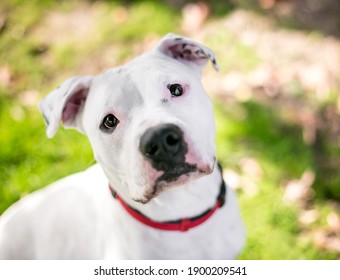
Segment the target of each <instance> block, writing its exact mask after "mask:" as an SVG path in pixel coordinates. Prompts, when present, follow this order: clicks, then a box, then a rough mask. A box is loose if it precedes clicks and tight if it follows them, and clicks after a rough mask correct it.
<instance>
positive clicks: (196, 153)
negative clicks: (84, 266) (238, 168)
mask: <svg viewBox="0 0 340 280" xmlns="http://www.w3.org/2000/svg"><path fill="white" fill-rule="evenodd" d="M176 38H177V39H176ZM183 42H184V43H185V44H189V46H190V49H192V50H196V49H199V50H200V55H201V57H196V56H195V55H193V56H184V58H183V57H182V58H175V54H174V52H177V51H178V50H181V49H182V47H183V45H177V44H183ZM184 46H186V45H184ZM208 60H211V61H212V62H213V64H214V66H215V68H216V69H217V68H218V66H217V64H216V62H215V59H214V56H213V53H212V52H211V50H209V49H208V48H206V47H204V46H202V45H200V44H198V43H196V42H194V41H191V40H189V39H186V38H180V39H179V40H178V36H176V35H168V36H166V37H164V38H163V39H162V41H161V42H160V43H159V45H158V46H156V48H155V49H154V50H152V51H151V52H149V53H146V54H144V55H142V56H140V57H138V58H136V59H135V60H133V61H131V62H130V63H128V64H126V65H124V66H122V67H120V68H115V69H112V70H109V71H107V72H105V73H103V74H100V75H97V76H93V77H90V76H86V77H74V78H71V79H68V80H67V81H65V82H64V83H63V84H62V85H61V86H60V87H59V88H57V89H56V90H54V91H53V92H51V93H50V94H49V95H48V96H47V97H46V98H45V99H44V100H43V101H42V102H41V104H40V110H41V111H42V113H43V115H44V118H45V120H46V121H47V135H48V137H52V136H53V135H54V134H55V133H56V132H57V129H58V126H59V123H60V121H61V120H62V121H63V124H64V126H66V127H73V128H76V129H78V130H79V131H80V132H82V133H85V134H86V135H87V136H88V138H89V141H90V143H91V145H92V148H93V150H94V154H95V157H96V160H97V161H98V162H99V165H95V166H93V167H91V168H89V169H88V170H86V171H84V172H81V173H78V174H74V175H71V176H68V177H66V178H64V179H62V180H60V181H57V182H55V183H54V184H52V185H50V186H48V187H46V188H44V189H42V190H40V191H37V192H35V193H33V194H31V195H29V196H27V197H25V198H24V199H22V200H21V201H19V202H18V203H16V204H14V205H13V206H12V207H10V208H9V209H8V210H7V211H6V212H5V213H4V214H3V215H2V216H1V217H0V259H232V258H235V257H236V256H237V255H238V253H239V252H240V250H241V249H242V247H243V244H244V241H245V231H244V226H243V223H242V220H241V218H240V214H239V210H238V205H237V200H236V196H235V194H234V192H233V191H232V190H231V189H228V190H227V195H226V203H225V205H224V206H223V207H222V208H220V209H218V210H217V212H216V213H214V215H213V216H212V217H211V218H210V219H209V220H208V221H207V222H205V223H204V224H202V225H200V226H198V227H196V228H193V229H191V230H189V231H187V232H169V231H161V230H157V229H153V228H150V227H147V226H145V225H143V224H141V223H140V222H138V221H136V220H134V219H133V218H132V217H131V216H129V214H128V213H127V212H126V211H125V210H124V209H123V208H122V207H121V205H120V204H119V202H118V201H117V200H115V199H113V197H112V195H111V194H110V192H109V188H108V184H109V183H110V184H111V185H112V187H113V188H114V189H115V191H117V193H118V194H119V195H120V196H121V197H122V198H123V199H124V200H125V201H126V203H128V204H129V205H131V206H132V207H134V208H136V209H138V210H139V211H140V212H142V213H143V214H144V215H146V216H148V217H149V218H150V219H153V220H156V221H168V220H175V219H180V218H187V217H194V216H196V215H199V214H201V213H203V212H204V211H206V210H207V209H209V208H211V207H213V206H214V204H215V203H216V198H217V195H218V193H219V188H220V184H221V174H220V172H219V170H218V168H216V167H215V168H214V166H216V158H215V144H214V143H215V124H214V117H213V111H212V105H211V102H210V100H209V98H208V97H207V95H206V93H205V91H204V89H203V88H202V86H201V84H200V77H201V73H202V69H203V67H204V65H205V64H206V63H207V61H208ZM173 83H180V84H182V85H184V87H185V93H184V94H183V96H180V97H176V98H173V97H171V95H170V94H169V91H168V89H167V85H168V84H173ZM67 106H68V110H65V108H66V107H67ZM74 108H76V110H74ZM65 112H66V113H65ZM107 114H114V115H115V116H116V117H117V118H118V119H119V124H118V126H117V127H116V129H115V130H114V131H113V132H112V133H103V132H102V131H100V129H99V126H100V123H101V121H102V119H103V118H104V117H105V116H106V115H107ZM158 124H174V125H176V126H178V127H179V128H180V129H181V130H182V131H183V133H184V139H185V142H186V143H187V146H188V153H187V155H186V159H185V160H186V162H188V163H192V164H197V167H198V169H199V170H202V171H200V172H195V173H193V174H190V175H189V176H188V178H187V179H186V180H185V182H184V183H183V184H181V185H178V183H176V182H170V183H168V186H166V187H165V188H164V189H162V191H161V192H160V193H159V194H158V195H156V196H152V197H150V193H151V192H152V190H153V189H154V188H155V182H156V179H157V176H159V175H158V174H159V171H156V170H154V169H153V168H152V167H151V166H150V164H149V163H148V161H147V160H146V159H144V158H143V156H142V155H141V153H140V151H139V139H140V138H141V136H142V135H143V133H144V132H145V130H146V129H148V128H150V127H154V126H155V125H158ZM212 170H213V171H212ZM211 171H212V172H211ZM210 172H211V173H210ZM208 173H210V174H208ZM138 201H139V202H138ZM140 201H142V202H144V203H143V204H142V203H140Z"/></svg>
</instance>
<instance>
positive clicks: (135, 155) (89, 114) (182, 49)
mask: <svg viewBox="0 0 340 280" xmlns="http://www.w3.org/2000/svg"><path fill="white" fill-rule="evenodd" d="M209 60H210V61H211V62H212V63H213V65H214V67H215V69H216V70H218V66H217V63H216V61H215V58H214V55H213V53H212V52H211V50H210V49H208V48H207V47H205V46H203V45H201V44H199V43H197V42H194V41H192V40H189V39H187V38H183V37H180V36H177V35H173V34H169V35H167V36H165V37H164V38H163V39H162V40H161V41H160V43H159V44H158V45H157V46H156V47H155V48H154V49H153V50H152V51H150V52H148V53H145V54H143V55H141V56H139V57H137V58H136V59H134V60H132V61H131V62H129V63H127V64H125V65H123V66H121V67H118V68H114V69H111V70H109V71H107V72H105V73H102V74H100V75H97V76H81V77H73V78H70V79H68V80H66V81H65V82H64V83H62V84H61V85H60V86H59V87H58V88H57V89H55V90H54V91H52V92H51V93H50V94H49V95H48V96H46V97H45V98H44V99H43V100H42V101H41V103H40V104H39V108H40V111H41V113H42V115H43V116H44V119H45V121H46V124H47V136H48V137H53V136H54V135H55V133H56V132H57V130H58V127H59V123H60V122H62V123H63V125H64V126H65V127H71V128H76V129H78V130H79V131H81V132H83V133H85V134H86V135H87V136H88V138H89V140H90V142H91V145H92V148H93V150H94V154H95V157H96V159H97V161H98V162H100V163H101V165H102V167H103V169H104V171H105V173H106V175H107V176H108V178H109V180H110V182H111V184H113V187H114V188H115V187H116V186H114V184H115V183H116V182H119V184H120V185H121V186H123V187H126V188H128V190H129V193H130V196H131V197H132V199H134V200H136V201H140V202H143V203H146V202H148V201H149V200H150V199H152V198H153V197H154V196H156V195H157V194H158V193H159V192H160V191H162V190H164V189H166V188H168V187H170V186H176V185H181V184H185V183H187V182H189V181H190V180H193V179H196V178H198V177H200V176H202V175H204V174H209V173H211V172H212V170H213V168H214V165H215V122H214V118H213V110H212V104H211V101H210V99H209V98H208V96H207V95H206V93H205V91H204V89H203V87H202V85H201V83H200V79H201V75H202V71H203V68H204V66H205V65H206V64H207V62H208V61H209ZM117 191H119V190H118V189H117Z"/></svg>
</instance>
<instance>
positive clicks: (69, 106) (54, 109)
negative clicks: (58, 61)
mask: <svg viewBox="0 0 340 280" xmlns="http://www.w3.org/2000/svg"><path fill="white" fill-rule="evenodd" d="M91 81H92V77H91V76H80V77H72V78H69V79H67V80H66V81H65V82H63V83H62V84H61V85H60V86H59V87H58V88H56V89H55V90H53V91H52V92H50V93H49V94H48V95H47V96H46V97H45V98H44V99H43V100H42V101H41V102H40V103H39V110H40V112H41V114H42V115H43V117H44V119H45V123H46V126H47V129H46V134H47V137H48V138H52V137H53V136H54V135H55V134H56V132H57V130H58V128H59V123H60V121H61V122H62V123H63V125H64V126H65V127H68V128H76V129H78V130H79V131H83V130H82V124H81V118H80V115H81V113H82V111H83V108H84V104H85V100H86V98H87V94H88V92H89V89H90V86H91Z"/></svg>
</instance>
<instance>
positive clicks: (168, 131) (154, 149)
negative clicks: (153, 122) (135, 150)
mask: <svg viewBox="0 0 340 280" xmlns="http://www.w3.org/2000/svg"><path fill="white" fill-rule="evenodd" d="M139 148H140V151H141V152H142V154H143V155H144V156H145V157H146V158H147V159H149V160H150V161H151V163H152V164H153V166H154V167H155V168H156V169H164V168H163V167H162V166H164V165H166V166H169V165H174V164H176V163H179V162H184V158H185V154H186V152H187V145H186V143H185V141H184V139H183V132H182V130H181V129H180V128H179V127H178V126H176V125H173V124H160V125H158V126H155V127H152V128H149V129H147V130H146V131H145V133H144V134H143V136H142V138H141V140H140V147H139Z"/></svg>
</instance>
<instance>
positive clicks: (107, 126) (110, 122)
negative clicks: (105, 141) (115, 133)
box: [100, 114, 119, 132]
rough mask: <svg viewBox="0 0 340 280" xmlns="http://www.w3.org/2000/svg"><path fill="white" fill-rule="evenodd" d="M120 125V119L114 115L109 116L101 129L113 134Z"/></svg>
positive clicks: (104, 120)
mask: <svg viewBox="0 0 340 280" xmlns="http://www.w3.org/2000/svg"><path fill="white" fill-rule="evenodd" d="M118 123H119V121H118V119H117V118H116V117H115V116H114V115H112V114H109V115H107V116H106V117H105V118H104V119H103V122H102V124H101V125H100V128H101V129H102V130H104V131H109V132H111V131H112V130H113V129H114V128H115V127H116V126H117V125H118Z"/></svg>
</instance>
